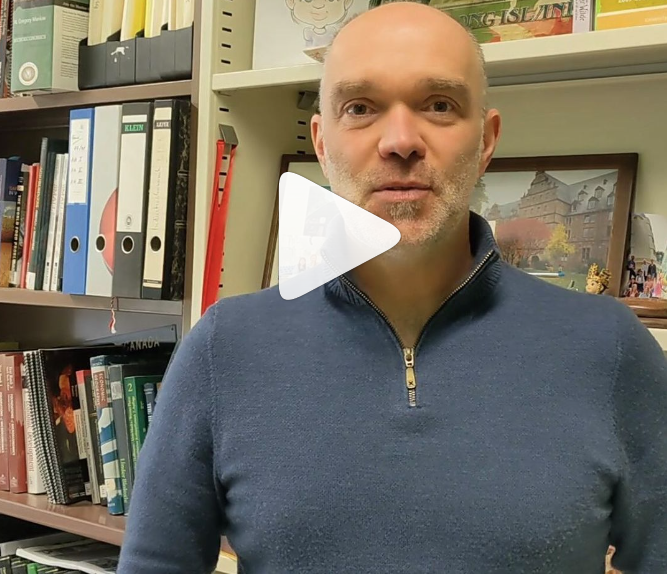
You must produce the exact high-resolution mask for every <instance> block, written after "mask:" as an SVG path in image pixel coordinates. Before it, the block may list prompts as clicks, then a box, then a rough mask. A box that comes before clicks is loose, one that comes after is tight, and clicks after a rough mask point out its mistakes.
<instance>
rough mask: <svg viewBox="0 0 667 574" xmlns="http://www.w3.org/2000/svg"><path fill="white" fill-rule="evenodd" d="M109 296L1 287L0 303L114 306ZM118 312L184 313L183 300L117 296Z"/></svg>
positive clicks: (81, 307) (108, 307)
mask: <svg viewBox="0 0 667 574" xmlns="http://www.w3.org/2000/svg"><path fill="white" fill-rule="evenodd" d="M111 301H112V299H111V298H110V297H93V296H90V295H67V294H65V293H55V292H52V291H33V290H31V289H0V304H2V303H9V304H12V305H31V306H36V307H61V308H65V309H93V310H96V309H99V310H103V309H111ZM114 301H117V304H116V305H115V306H114V309H115V310H116V311H127V312H132V313H151V314H156V315H181V314H182V313H183V303H182V302H181V301H157V300H152V299H117V300H114Z"/></svg>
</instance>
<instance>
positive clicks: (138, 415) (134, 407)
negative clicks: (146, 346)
mask: <svg viewBox="0 0 667 574" xmlns="http://www.w3.org/2000/svg"><path fill="white" fill-rule="evenodd" d="M162 378H163V377H162V375H143V376H135V377H125V379H124V380H123V384H124V386H125V402H126V407H127V426H128V428H129V431H130V442H131V444H132V460H133V462H134V464H135V466H136V464H137V460H139V451H140V450H141V447H142V446H143V445H144V441H145V440H146V433H147V432H148V411H147V409H146V394H145V393H144V385H147V384H157V383H160V382H162Z"/></svg>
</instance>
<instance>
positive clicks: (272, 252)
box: [262, 154, 330, 289]
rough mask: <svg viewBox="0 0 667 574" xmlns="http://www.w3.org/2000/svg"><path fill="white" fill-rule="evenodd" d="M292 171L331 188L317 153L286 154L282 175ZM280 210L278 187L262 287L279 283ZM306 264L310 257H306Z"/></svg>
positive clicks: (281, 164) (281, 170)
mask: <svg viewBox="0 0 667 574" xmlns="http://www.w3.org/2000/svg"><path fill="white" fill-rule="evenodd" d="M287 172H291V173H295V174H297V175H300V176H303V177H305V178H307V179H309V180H310V181H312V182H313V183H316V184H317V185H320V186H322V187H324V188H326V189H330V187H329V182H328V181H327V179H326V178H325V177H324V173H323V172H322V168H321V167H320V163H319V161H318V159H317V156H316V155H315V154H296V155H291V154H290V155H284V156H283V157H282V160H281V163H280V175H279V177H278V180H279V181H280V176H282V175H283V174H284V173H287ZM279 212H280V196H279V192H278V188H276V199H275V203H274V207H273V218H272V221H271V229H270V231H269V242H268V246H267V250H266V261H265V264H264V276H263V277H262V289H266V288H268V287H273V286H274V285H277V284H278V270H279V266H278V265H279V261H278V260H279V258H278V215H279ZM305 264H306V265H308V258H307V257H306V262H305Z"/></svg>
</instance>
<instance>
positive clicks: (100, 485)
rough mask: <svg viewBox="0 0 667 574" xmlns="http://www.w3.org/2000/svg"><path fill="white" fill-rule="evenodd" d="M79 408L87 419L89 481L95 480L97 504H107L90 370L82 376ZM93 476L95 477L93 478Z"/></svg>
mask: <svg viewBox="0 0 667 574" xmlns="http://www.w3.org/2000/svg"><path fill="white" fill-rule="evenodd" d="M80 398H81V408H82V409H83V411H84V413H86V416H87V421H88V433H89V436H90V446H91V452H90V453H89V457H88V461H89V465H88V467H89V471H90V477H91V482H93V480H94V481H95V482H97V489H98V492H99V495H98V498H99V501H100V502H99V504H102V505H104V506H106V505H107V488H106V485H105V484H104V472H103V470H102V466H103V465H102V453H101V450H100V446H101V445H100V435H99V433H98V432H97V428H98V427H97V406H96V404H95V400H94V398H93V376H92V373H91V371H90V370H86V371H85V372H84V376H83V394H81V393H80ZM93 476H94V477H95V478H94V479H93Z"/></svg>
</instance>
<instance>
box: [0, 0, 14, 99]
mask: <svg viewBox="0 0 667 574" xmlns="http://www.w3.org/2000/svg"><path fill="white" fill-rule="evenodd" d="M0 3H1V4H2V8H3V9H4V18H3V17H2V16H0V98H9V97H11V95H12V93H11V84H12V29H13V27H14V25H13V19H14V16H13V15H14V2H13V1H12V0H0Z"/></svg>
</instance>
